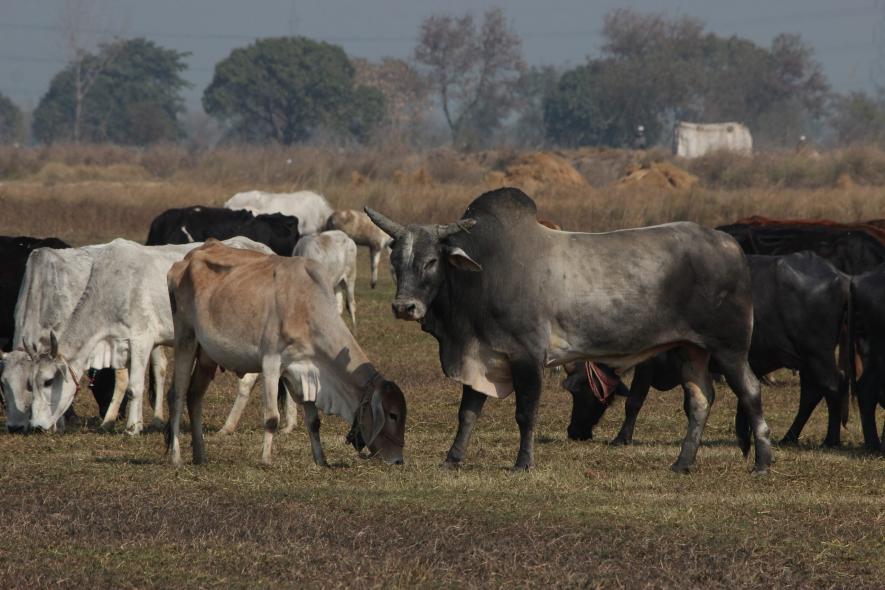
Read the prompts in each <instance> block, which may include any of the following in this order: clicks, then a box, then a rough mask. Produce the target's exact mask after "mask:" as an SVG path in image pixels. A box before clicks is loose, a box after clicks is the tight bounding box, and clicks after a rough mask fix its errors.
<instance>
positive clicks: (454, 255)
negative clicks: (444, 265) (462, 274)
mask: <svg viewBox="0 0 885 590" xmlns="http://www.w3.org/2000/svg"><path fill="white" fill-rule="evenodd" d="M445 252H446V260H448V261H449V264H451V265H452V266H454V267H455V268H460V269H461V270H468V271H470V272H479V271H481V270H482V266H480V264H479V263H478V262H477V261H476V260H474V259H473V258H471V257H470V256H468V255H467V252H465V251H464V250H462V249H461V248H458V247H456V246H446V248H445Z"/></svg>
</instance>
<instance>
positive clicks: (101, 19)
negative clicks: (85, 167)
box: [61, 0, 123, 143]
mask: <svg viewBox="0 0 885 590" xmlns="http://www.w3.org/2000/svg"><path fill="white" fill-rule="evenodd" d="M61 28H62V31H63V32H64V43H65V50H66V52H67V54H68V60H69V61H70V63H71V65H72V66H73V74H74V125H73V132H72V134H73V140H74V143H80V127H81V122H82V120H83V105H84V104H85V101H86V97H87V96H88V94H89V91H90V90H92V87H93V85H94V84H95V81H96V80H97V79H98V76H99V74H101V72H102V71H103V70H104V69H105V68H106V67H107V65H108V63H110V62H111V61H112V60H113V58H114V55H115V51H114V50H113V47H114V45H112V44H111V43H110V41H112V40H113V39H114V38H116V37H119V36H120V35H121V34H122V29H123V27H122V25H116V26H114V25H113V12H112V11H111V10H110V6H109V5H106V3H105V2H102V1H100V0H65V8H64V12H63V13H62V17H61ZM114 31H116V34H115V33H114ZM101 44H107V47H108V49H107V51H102V52H100V53H99V55H98V56H93V55H92V54H91V53H90V51H89V50H90V49H91V48H93V47H96V46H98V45H101Z"/></svg>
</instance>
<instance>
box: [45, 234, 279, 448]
mask: <svg viewBox="0 0 885 590" xmlns="http://www.w3.org/2000/svg"><path fill="white" fill-rule="evenodd" d="M227 242H229V243H231V244H235V245H237V246H239V247H244V248H251V249H255V250H261V251H265V252H269V251H270V250H269V249H268V248H267V247H266V246H264V245H263V244H258V243H256V242H253V241H252V240H249V239H247V238H242V237H237V238H232V239H230V240H227ZM199 245H200V244H183V245H169V246H142V245H141V244H137V243H135V242H130V241H128V240H122V239H118V240H114V241H113V242H111V243H109V244H106V245H105V246H103V247H102V248H101V249H100V250H99V251H97V252H96V253H95V254H94V256H93V262H92V270H91V272H90V275H89V278H88V280H87V283H86V287H85V288H84V290H83V293H82V295H81V296H80V298H79V300H78V301H77V304H76V305H75V307H74V310H73V312H72V313H71V316H70V318H69V319H68V321H67V324H66V326H65V328H64V331H63V332H60V333H59V334H58V335H56V333H55V332H50V339H49V341H50V346H49V351H48V353H47V352H45V351H43V352H41V351H34V352H35V353H36V354H35V355H34V356H35V358H34V360H33V368H32V370H31V377H30V383H31V384H32V388H33V395H34V399H33V405H32V406H31V426H32V427H34V428H38V429H43V430H49V429H51V428H52V427H53V425H54V424H55V423H56V422H57V421H58V418H59V417H60V416H61V415H62V414H63V413H64V412H65V410H67V408H68V407H69V406H70V405H71V402H72V401H73V397H74V393H75V392H76V390H77V387H78V383H79V382H80V376H81V375H82V374H83V371H84V370H85V369H86V368H88V367H95V368H106V367H111V368H114V369H124V368H125V369H128V370H129V385H128V389H127V391H128V392H129V394H130V395H131V397H132V401H131V403H130V404H129V412H128V416H127V424H126V425H127V430H128V431H129V432H130V433H132V434H137V433H139V432H141V429H142V416H141V411H142V394H143V392H144V377H145V371H146V369H147V365H148V358H149V357H150V355H151V353H152V351H153V350H154V349H155V348H156V347H158V346H170V345H171V344H172V342H173V332H172V312H171V310H170V308H169V297H168V294H167V291H166V287H165V285H166V273H167V272H168V270H169V268H170V267H171V266H172V264H173V263H174V262H176V261H178V260H180V259H181V258H182V257H183V256H184V255H185V254H186V253H187V252H189V251H190V250H192V249H193V248H195V247H197V246H199ZM116 394H119V389H118V391H117V392H115V399H114V400H113V402H112V403H111V407H110V409H109V410H108V412H109V413H111V414H114V413H115V412H116V408H119V404H120V401H121V400H120V399H119V398H118V397H116ZM158 397H160V398H162V396H158ZM157 403H161V402H159V401H158V402H157Z"/></svg>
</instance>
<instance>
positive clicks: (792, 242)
mask: <svg viewBox="0 0 885 590" xmlns="http://www.w3.org/2000/svg"><path fill="white" fill-rule="evenodd" d="M716 229H718V230H719V231H723V232H725V233H727V234H729V235H731V236H732V237H734V238H735V239H736V240H737V241H738V243H739V244H740V245H741V248H742V249H743V250H744V252H745V253H747V254H764V255H785V254H792V253H794V252H804V251H811V252H814V253H815V254H817V255H818V256H820V257H821V258H825V259H826V260H828V261H830V262H831V263H832V264H833V266H835V267H836V268H838V269H839V270H841V271H842V272H844V273H848V274H851V275H853V274H859V273H862V272H866V271H868V270H872V269H874V268H876V267H877V266H879V265H880V264H882V263H885V245H883V244H882V242H880V241H879V239H877V238H876V237H874V236H872V235H870V233H868V232H866V231H863V230H861V229H845V228H842V227H839V226H832V225H827V224H825V223H821V225H813V224H810V223H801V224H789V223H783V224H772V225H757V224H752V223H732V224H730V225H721V226H719V227H717V228H716Z"/></svg>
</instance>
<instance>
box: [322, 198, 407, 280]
mask: <svg viewBox="0 0 885 590" xmlns="http://www.w3.org/2000/svg"><path fill="white" fill-rule="evenodd" d="M326 229H340V230H341V231H343V232H344V233H346V234H347V235H348V236H350V239H351V240H353V241H354V242H355V243H356V245H357V246H366V247H367V248H368V249H369V264H370V265H371V269H372V282H371V285H372V288H373V289H374V288H375V285H376V284H377V283H378V263H379V262H380V261H381V251H382V250H387V254H388V256H389V255H390V244H391V243H392V242H393V238H391V237H390V236H388V235H387V234H386V233H384V232H383V231H382V230H381V228H379V227H378V226H377V225H375V224H374V223H372V220H371V219H369V216H368V215H366V214H365V213H363V212H362V211H357V210H356V209H339V210H338V211H335V212H334V213H332V215H331V216H330V217H329V221H328V222H326Z"/></svg>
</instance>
